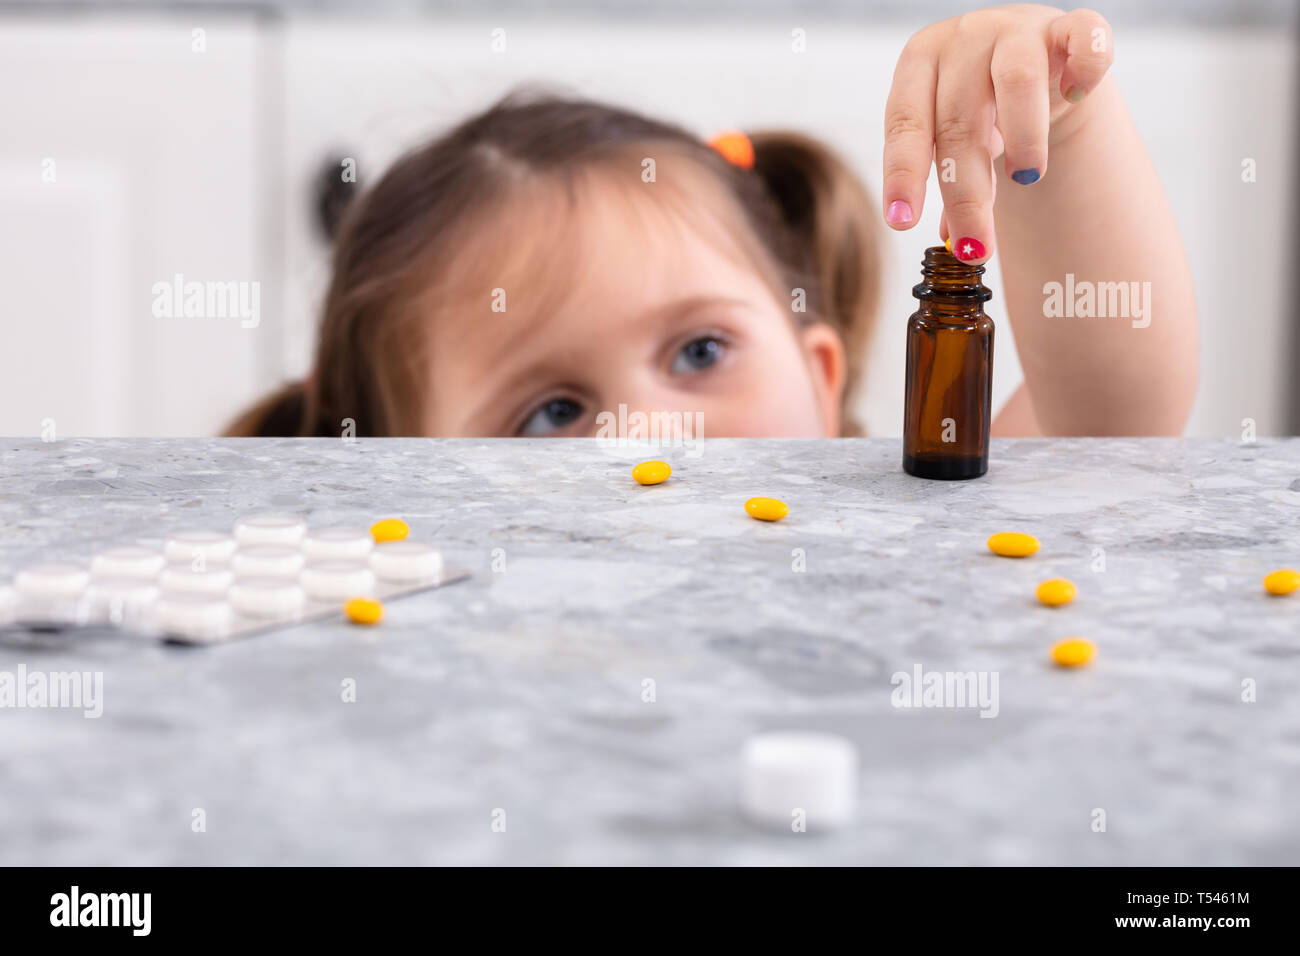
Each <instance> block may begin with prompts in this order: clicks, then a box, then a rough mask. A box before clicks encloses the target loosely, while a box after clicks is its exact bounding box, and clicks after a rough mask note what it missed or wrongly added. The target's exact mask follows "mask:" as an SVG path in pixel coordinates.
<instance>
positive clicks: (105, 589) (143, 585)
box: [86, 578, 158, 627]
mask: <svg viewBox="0 0 1300 956" xmlns="http://www.w3.org/2000/svg"><path fill="white" fill-rule="evenodd" d="M157 599H158V586H157V585H156V584H154V583H153V582H152V581H146V580H143V579H141V578H96V579H95V580H93V581H91V582H90V587H89V588H88V589H87V590H86V600H87V603H88V604H89V614H90V619H91V620H92V621H95V622H96V623H100V624H112V625H114V626H123V625H125V626H127V627H130V626H132V625H134V624H138V623H139V622H141V621H143V620H144V619H145V618H146V617H147V616H148V614H149V612H150V611H151V610H152V608H153V603H154V601H156V600H157Z"/></svg>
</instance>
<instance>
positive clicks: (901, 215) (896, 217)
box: [885, 199, 912, 226]
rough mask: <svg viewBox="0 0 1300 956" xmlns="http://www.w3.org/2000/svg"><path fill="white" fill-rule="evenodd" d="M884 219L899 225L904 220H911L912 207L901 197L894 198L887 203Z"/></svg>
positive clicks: (893, 224) (891, 223)
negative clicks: (887, 207)
mask: <svg viewBox="0 0 1300 956" xmlns="http://www.w3.org/2000/svg"><path fill="white" fill-rule="evenodd" d="M885 221H886V222H888V223H889V224H890V225H892V226H897V225H901V224H902V223H905V222H911V221H912V207H911V206H909V205H908V204H907V203H905V202H903V200H901V199H895V200H894V201H893V202H891V203H890V204H889V211H888V212H887V213H885Z"/></svg>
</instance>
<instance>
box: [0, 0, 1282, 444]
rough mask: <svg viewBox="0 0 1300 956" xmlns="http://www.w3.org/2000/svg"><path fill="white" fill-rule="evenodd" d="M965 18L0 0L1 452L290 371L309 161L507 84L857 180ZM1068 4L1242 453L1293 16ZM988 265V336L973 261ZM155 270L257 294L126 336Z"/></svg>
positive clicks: (884, 326)
mask: <svg viewBox="0 0 1300 956" xmlns="http://www.w3.org/2000/svg"><path fill="white" fill-rule="evenodd" d="M983 5H985V4H979V3H965V2H942V0H889V2H877V3H873V2H847V0H812V2H806V3H802V4H797V5H796V4H789V3H776V2H768V0H690V2H688V0H672V2H659V3H649V2H641V3H621V2H616V0H607V2H603V3H596V2H550V3H545V4H542V3H536V2H523V0H516V2H510V0H494V2H481V3H472V2H468V0H461V2H438V0H376V2H364V3H363V2H345V0H334V2H323V3H321V2H315V3H313V2H295V0H281V2H265V3H258V2H241V3H232V4H220V3H211V2H210V3H202V4H200V3H185V2H173V3H129V2H103V3H99V2H82V3H61V2H46V3H6V2H3V0H0V289H2V290H3V298H2V299H0V301H3V304H4V309H5V313H6V314H5V316H4V319H3V323H4V324H3V328H4V338H3V341H2V342H0V434H5V435H31V436H35V435H39V434H41V432H42V429H43V427H44V428H46V429H48V427H49V423H50V422H52V423H53V424H54V426H55V427H56V428H57V434H58V436H59V437H68V436H73V435H125V436H137V435H204V434H213V433H215V432H216V431H218V430H219V429H220V428H221V427H222V425H223V424H225V423H226V422H227V421H228V420H229V419H230V418H231V416H232V415H233V414H234V413H235V412H236V411H237V410H238V409H240V408H241V407H242V406H243V405H245V404H246V403H248V402H249V401H250V400H252V399H253V398H255V397H257V396H259V395H261V394H262V393H264V392H266V391H267V390H269V389H270V388H272V387H273V386H275V385H276V384H278V383H281V382H283V381H287V380H292V379H297V378H300V377H302V376H303V375H304V374H305V373H306V372H307V371H308V368H309V365H310V361H311V349H312V342H313V336H314V330H315V325H316V317H317V314H318V308H319V304H320V301H321V299H322V296H323V292H324V288H325V283H326V281H327V278H328V245H327V243H326V241H325V239H324V235H323V231H322V229H321V226H320V220H321V218H322V208H323V207H324V208H325V209H327V208H328V206H329V202H328V197H323V196H322V190H323V189H324V188H325V186H324V185H323V183H324V182H325V179H323V175H324V173H323V171H325V170H329V171H330V176H329V177H328V178H329V179H332V180H337V179H338V172H337V171H338V170H339V168H340V162H341V160H342V159H344V158H352V159H354V160H355V161H356V170H357V186H358V187H360V188H363V189H364V188H365V186H366V185H367V184H368V183H370V182H373V181H374V180H375V179H376V178H377V177H378V176H379V175H380V174H381V173H382V172H383V170H384V168H385V167H386V165H387V164H388V163H389V162H390V161H391V160H392V159H393V158H394V157H395V156H396V155H397V154H398V153H400V152H401V151H403V150H404V149H406V148H408V147H410V146H412V145H414V144H416V143H418V142H420V141H422V140H424V139H426V138H428V137H429V136H430V135H431V134H433V133H434V132H437V131H439V130H441V129H443V128H445V127H446V126H448V125H450V124H452V123H454V122H456V121H458V120H459V119H461V118H463V117H464V116H465V115H466V114H467V113H468V112H470V111H473V110H477V109H479V108H481V107H483V106H485V105H487V104H488V103H489V102H491V101H492V100H494V99H496V98H497V97H498V96H500V95H501V94H502V93H504V92H506V91H507V90H509V89H511V88H514V87H516V86H518V85H520V84H525V83H539V82H540V83H542V84H545V85H547V86H549V87H551V88H554V89H557V90H560V91H568V92H572V93H577V94H583V95H588V96H593V97H599V98H605V99H608V100H611V101H614V102H617V103H621V104H625V105H629V106H632V107H634V108H639V109H641V110H644V111H646V112H649V113H651V114H653V115H657V116H661V117H663V118H666V119H670V120H674V121H676V122H679V123H682V124H684V125H686V126H687V127H689V128H692V129H694V130H696V131H697V132H699V133H700V134H701V135H702V136H708V135H711V134H712V133H713V132H715V131H717V130H719V129H723V128H728V127H740V128H748V129H756V128H760V127H794V128H798V129H802V130H805V131H807V132H810V133H813V134H815V135H817V136H820V137H823V138H824V139H826V140H828V141H829V142H831V143H832V144H834V145H835V146H837V147H838V148H839V149H840V150H841V151H842V152H843V153H844V154H845V155H846V156H847V157H849V158H850V159H851V160H852V161H853V162H854V163H855V164H856V165H857V167H858V168H859V170H860V172H861V174H862V176H863V177H864V179H865V180H866V182H867V183H868V184H869V185H870V187H871V188H872V190H873V191H875V192H878V190H879V185H880V156H881V147H882V131H881V127H882V117H883V112H884V103H885V97H886V95H887V93H888V90H889V84H890V77H891V75H892V72H893V67H894V63H895V60H896V58H897V56H898V53H899V51H900V50H901V49H902V46H903V44H904V43H905V41H906V40H907V38H908V36H910V35H911V34H912V33H913V32H915V31H916V30H918V29H920V28H921V27H923V26H925V25H926V24H928V23H931V22H933V21H935V20H938V19H942V18H943V17H946V16H951V15H954V14H957V13H960V12H963V11H965V10H969V9H974V8H977V7H979V6H983ZM1092 6H1094V7H1095V8H1096V9H1098V10H1100V12H1101V13H1103V14H1104V15H1105V16H1106V17H1107V18H1108V19H1109V20H1110V22H1111V24H1112V25H1113V26H1114V28H1115V35H1116V62H1115V66H1114V73H1115V75H1116V77H1117V79H1118V81H1119V83H1120V86H1121V89H1122V90H1123V92H1124V95H1125V97H1126V99H1127V101H1128V103H1129V107H1130V109H1131V110H1132V112H1133V114H1134V116H1135V118H1136V120H1137V123H1138V126H1139V128H1140V129H1141V131H1142V134H1143V136H1144V138H1145V140H1146V143H1147V147H1148V149H1149V150H1150V152H1151V154H1152V156H1153V157H1154V160H1155V163H1156V166H1157V168H1158V169H1159V170H1160V172H1161V175H1162V176H1163V178H1164V182H1165V187H1166V189H1167V191H1168V193H1169V196H1170V199H1171V201H1172V203H1173V207H1174V210H1175V212H1176V214H1177V217H1178V220H1179V224H1180V226H1181V229H1182V234H1183V239H1184V242H1185V243H1186V246H1187V250H1188V254H1189V256H1190V258H1191V262H1192V268H1193V272H1194V275H1195V279H1196V284H1197V294H1198V301H1199V308H1200V315H1201V325H1202V340H1201V387H1200V394H1199V397H1198V400H1197V404H1196V407H1195V410H1194V412H1193V415H1192V419H1191V422H1190V424H1189V426H1188V429H1187V433H1188V434H1190V435H1217V436H1225V437H1240V435H1241V431H1242V422H1243V419H1247V418H1249V419H1252V420H1253V421H1254V422H1255V426H1256V428H1257V429H1258V432H1259V434H1261V435H1268V434H1284V433H1285V434H1291V433H1296V432H1297V431H1300V386H1297V383H1296V381H1295V379H1296V376H1295V375H1294V374H1292V372H1291V370H1292V368H1296V367H1300V364H1297V363H1300V344H1298V342H1297V337H1295V336H1293V335H1292V332H1293V330H1294V329H1295V327H1296V324H1297V323H1296V319H1297V314H1296V312H1297V307H1296V304H1295V300H1294V298H1293V297H1292V296H1290V295H1288V294H1287V293H1288V285H1289V283H1290V281H1291V277H1292V267H1289V266H1287V264H1286V263H1287V262H1288V261H1290V259H1289V256H1288V255H1287V254H1286V252H1285V250H1286V249H1287V248H1288V247H1289V245H1290V241H1291V233H1290V231H1289V230H1288V228H1287V227H1286V225H1285V223H1286V222H1287V221H1288V220H1289V219H1291V218H1294V214H1295V209H1296V203H1295V197H1294V195H1293V188H1292V185H1293V179H1294V175H1295V171H1296V170H1297V163H1296V158H1295V150H1296V108H1295V100H1296V93H1297V79H1296V35H1297V33H1296V23H1297V3H1296V2H1295V0H1233V2H1226V0H1124V2H1114V3H1109V4H1108V3H1105V2H1099V3H1096V4H1092ZM796 29H800V30H803V31H804V36H805V37H806V51H805V52H803V53H794V52H793V51H792V43H791V38H792V34H793V31H795V30H796ZM494 31H504V32H503V33H501V32H495V33H494ZM494 38H495V40H496V43H495V44H494ZM502 39H504V49H500V47H501V45H502V44H501V40H502ZM494 46H496V47H497V49H494ZM1247 167H1249V168H1250V169H1251V170H1252V171H1253V176H1254V181H1246V180H1247V179H1248V178H1249V177H1244V176H1243V171H1244V170H1245V169H1246V168H1247ZM938 195H939V194H938V191H937V186H936V182H935V181H934V179H933V177H932V181H931V189H930V192H929V194H928V197H927V198H928V202H927V207H926V210H925V217H924V220H923V221H922V223H921V224H920V225H919V226H918V227H917V229H916V230H914V231H913V232H911V233H909V234H905V235H897V234H895V235H891V237H890V247H889V254H890V258H889V261H888V263H887V266H886V268H887V274H886V276H885V280H884V282H883V285H884V288H885V292H886V296H885V302H884V312H883V315H882V322H881V332H880V334H879V335H878V337H877V339H876V342H875V347H874V350H873V353H872V356H871V359H870V364H869V368H868V379H867V382H866V388H865V390H864V394H863V407H862V411H861V415H860V418H861V420H862V421H864V422H865V423H866V425H867V428H868V430H869V432H870V433H871V434H874V435H882V436H896V435H899V434H900V433H901V430H902V398H903V382H902V375H903V332H904V324H905V320H906V318H907V316H908V315H910V314H911V312H912V311H913V308H914V301H915V300H913V299H912V297H911V294H910V290H911V287H912V285H913V284H914V283H915V282H916V281H918V269H919V260H920V257H921V253H922V251H923V249H924V247H925V246H926V245H929V244H930V243H931V242H932V241H933V240H934V239H936V238H937V236H938V216H939V205H940V204H939V202H938ZM989 271H990V273H991V275H990V276H989V277H988V278H990V279H991V280H992V281H991V282H990V285H991V287H992V288H993V289H994V290H995V296H996V298H995V300H994V301H993V302H992V303H990V305H989V310H988V311H989V314H990V315H992V316H993V317H994V319H995V321H998V320H1001V319H1003V318H1004V316H1003V314H1002V313H1001V312H1000V309H999V302H1000V301H1001V300H1002V296H1001V288H1000V286H1001V279H1000V276H999V275H998V269H997V263H996V260H995V261H994V263H993V265H992V267H991V268H990V270H989ZM177 274H181V275H183V276H185V277H186V279H187V280H199V281H210V280H221V281H236V282H249V283H252V282H256V283H258V288H259V291H260V303H259V305H260V320H259V322H258V324H257V325H256V327H244V324H241V323H240V322H239V321H238V320H237V319H229V318H226V319H221V318H209V319H183V318H159V317H156V316H155V315H154V314H153V304H154V297H155V296H154V285H155V283H158V282H172V281H173V279H174V277H175V276H176V275H177ZM1156 321H1159V317H1158V315H1157V317H1156ZM245 324H246V323H245ZM998 330H999V331H998V335H999V340H998V356H997V369H996V382H995V402H1000V401H1002V400H1004V399H1005V398H1006V397H1007V396H1008V395H1009V394H1010V393H1011V392H1012V391H1013V390H1014V388H1015V387H1016V385H1017V384H1018V383H1019V382H1020V379H1021V376H1020V369H1019V365H1018V362H1017V361H1016V358H1015V351H1014V344H1013V342H1012V338H1011V334H1010V325H1009V323H1008V322H1006V321H999V325H998Z"/></svg>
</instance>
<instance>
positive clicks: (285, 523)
mask: <svg viewBox="0 0 1300 956" xmlns="http://www.w3.org/2000/svg"><path fill="white" fill-rule="evenodd" d="M306 532H307V524H306V522H304V521H303V520H302V519H300V518H295V517H294V516H293V515H245V516H244V517H242V518H240V519H239V520H238V521H236V522H235V540H236V541H237V542H239V543H240V544H241V545H245V544H287V545H293V546H296V545H297V544H298V542H300V541H301V540H302V536H303V535H304V534H306Z"/></svg>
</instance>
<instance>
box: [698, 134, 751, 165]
mask: <svg viewBox="0 0 1300 956" xmlns="http://www.w3.org/2000/svg"><path fill="white" fill-rule="evenodd" d="M709 145H710V146H711V147H713V148H714V149H716V150H717V151H718V152H719V153H721V154H722V158H723V159H725V160H726V161H727V162H729V163H731V164H732V165H733V166H739V167H740V168H741V169H753V168H754V144H753V143H751V142H750V141H749V137H748V136H746V135H745V134H744V133H742V132H741V131H740V130H738V129H729V130H724V131H723V132H721V133H718V134H717V135H716V136H714V137H713V139H711V140H709Z"/></svg>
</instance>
